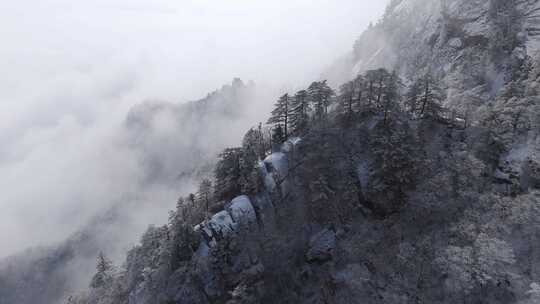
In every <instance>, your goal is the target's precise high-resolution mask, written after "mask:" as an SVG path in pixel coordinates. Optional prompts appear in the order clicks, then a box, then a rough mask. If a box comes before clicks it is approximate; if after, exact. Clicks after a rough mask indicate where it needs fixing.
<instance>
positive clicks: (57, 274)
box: [0, 79, 261, 304]
mask: <svg viewBox="0 0 540 304" xmlns="http://www.w3.org/2000/svg"><path fill="white" fill-rule="evenodd" d="M260 91H261V89H260V88H259V89H257V88H256V87H255V85H254V84H244V83H243V82H242V81H241V80H239V79H235V80H234V81H233V82H232V83H231V84H228V85H224V86H223V87H222V88H220V89H219V90H216V91H214V92H212V93H210V94H208V96H206V97H204V98H202V99H200V100H197V101H193V102H188V103H182V104H176V103H172V102H164V101H160V102H158V101H148V102H144V103H141V104H139V105H136V106H134V107H133V108H132V109H131V111H130V112H129V113H128V115H127V117H126V119H125V121H124V122H123V123H122V124H121V126H120V128H119V129H118V130H116V133H115V134H110V135H111V137H114V141H113V144H114V145H115V147H114V148H116V149H119V150H121V151H124V154H125V155H124V156H125V158H126V159H132V160H133V161H134V162H136V163H135V164H134V165H133V166H132V167H131V168H132V170H130V171H129V172H128V174H129V175H130V176H132V178H131V179H130V180H134V181H136V183H135V184H132V185H130V187H129V188H128V189H124V188H122V187H121V186H120V185H121V184H120V183H119V182H118V181H115V178H114V177H113V176H111V178H110V180H111V182H113V183H114V185H115V186H116V190H117V191H118V192H119V193H121V194H122V195H118V197H121V199H119V200H113V201H100V202H96V204H99V205H100V206H105V207H104V208H103V210H100V212H98V213H97V214H95V215H94V217H93V218H92V220H90V221H89V222H87V223H81V228H80V229H79V231H78V232H76V233H74V234H73V235H72V236H71V237H69V238H68V239H67V240H65V241H63V242H61V243H59V244H52V245H50V246H48V247H46V248H33V249H29V250H28V251H25V252H21V253H19V254H16V255H14V256H11V257H8V258H5V259H2V260H0V303H1V304H11V303H17V304H36V303H42V304H49V303H63V301H64V299H65V295H66V294H72V293H74V292H76V291H77V290H80V289H81V288H84V287H86V286H88V281H89V280H90V279H91V277H92V274H93V270H94V269H95V258H96V256H97V255H98V253H99V252H100V251H101V250H102V251H104V252H106V254H107V256H108V257H109V258H111V259H114V260H118V259H123V254H124V253H125V250H126V248H129V247H130V246H132V244H133V243H135V242H136V241H137V239H138V236H139V235H140V234H141V233H142V232H143V231H144V230H145V229H146V227H147V225H149V224H150V223H155V222H156V221H159V222H166V219H167V214H166V213H167V210H168V209H169V208H170V206H171V205H174V203H173V202H172V203H171V201H173V200H174V198H175V197H176V195H177V193H180V192H186V191H190V190H191V189H193V188H194V187H195V186H194V185H195V184H197V181H198V180H199V179H201V178H203V177H207V176H210V175H212V170H213V166H214V164H215V161H216V157H217V155H218V154H219V151H220V150H221V149H223V148H224V147H226V146H228V145H232V144H235V143H237V142H239V141H240V139H238V138H236V137H235V136H234V133H235V132H238V131H237V130H243V129H244V128H245V127H246V126H249V125H250V124H252V123H255V122H256V121H257V120H258V118H257V116H256V115H254V114H253V113H254V109H253V107H254V106H255V104H254V103H253V100H256V99H257V98H260V97H257V94H258V93H257V92H260ZM211 122H212V123H211ZM223 126H227V128H223ZM107 148H109V147H107ZM103 155H104V156H107V153H104V154H103ZM81 174H87V172H82V173H81ZM103 198H104V199H107V196H103ZM36 229H38V228H36Z"/></svg>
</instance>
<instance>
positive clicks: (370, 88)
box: [364, 69, 396, 110]
mask: <svg viewBox="0 0 540 304" xmlns="http://www.w3.org/2000/svg"><path fill="white" fill-rule="evenodd" d="M364 77H365V81H366V83H367V108H368V110H373V109H379V110H380V109H383V108H384V107H385V104H384V101H383V99H384V95H385V92H387V86H388V84H389V83H392V81H390V82H389V79H391V78H392V74H391V73H390V72H388V71H387V70H386V69H377V70H370V71H367V72H366V74H365V76H364ZM394 80H396V79H394Z"/></svg>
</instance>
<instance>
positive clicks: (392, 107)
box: [382, 72, 402, 125]
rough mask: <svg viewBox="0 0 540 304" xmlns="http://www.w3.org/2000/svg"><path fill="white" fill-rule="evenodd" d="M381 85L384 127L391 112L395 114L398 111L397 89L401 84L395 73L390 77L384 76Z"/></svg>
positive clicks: (398, 95)
mask: <svg viewBox="0 0 540 304" xmlns="http://www.w3.org/2000/svg"><path fill="white" fill-rule="evenodd" d="M384 79H385V81H384V84H383V87H382V88H383V89H382V90H383V91H382V92H383V93H382V95H383V100H384V103H383V114H384V124H385V125H386V124H387V123H388V118H389V115H390V114H391V113H393V112H396V111H398V110H399V99H400V94H399V89H400V86H401V85H402V84H401V80H400V79H399V76H397V74H396V73H395V72H393V73H392V74H390V76H386V77H385V78H384Z"/></svg>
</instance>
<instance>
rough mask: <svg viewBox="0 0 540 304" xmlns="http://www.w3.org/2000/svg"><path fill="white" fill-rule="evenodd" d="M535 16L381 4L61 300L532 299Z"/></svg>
mask: <svg viewBox="0 0 540 304" xmlns="http://www.w3.org/2000/svg"><path fill="white" fill-rule="evenodd" d="M537 4H538V3H537V1H526V0H523V1H519V0H515V1H499V0H478V1H460V0H449V1H442V0H441V1H422V0H401V1H399V0H398V1H392V2H391V4H390V5H389V7H388V9H387V12H386V14H385V16H384V17H383V18H382V19H381V21H380V22H379V23H377V24H375V25H373V26H372V27H370V28H369V29H368V30H367V31H366V32H365V33H364V34H363V35H362V36H361V38H360V39H359V40H358V42H357V43H356V44H355V47H354V53H353V55H354V56H353V57H351V58H350V59H351V61H350V64H348V65H347V64H345V62H346V61H342V62H340V64H339V65H337V66H335V67H334V68H333V72H332V73H333V75H336V74H335V73H334V72H335V71H337V70H340V75H346V74H347V73H350V72H348V71H357V73H356V75H354V77H349V79H348V80H346V81H344V82H343V83H342V84H341V85H340V86H339V87H337V88H332V87H331V85H329V83H328V82H327V81H315V82H313V83H312V84H311V85H310V86H308V87H307V88H305V89H304V90H300V91H298V92H289V93H287V94H284V95H283V96H282V97H280V98H279V99H278V100H277V101H276V104H275V107H274V110H273V111H272V112H271V113H269V117H270V118H269V120H268V121H267V123H266V126H263V125H259V126H254V127H253V128H252V129H250V130H247V133H246V135H245V136H244V138H243V141H242V145H241V146H239V147H233V148H228V149H226V150H224V151H223V152H222V153H221V154H220V157H219V160H218V162H217V164H216V166H215V168H214V174H213V176H212V177H210V178H205V179H203V180H201V182H200V186H199V187H198V191H196V192H195V193H193V194H190V195H188V196H187V197H181V198H180V199H179V200H178V203H177V207H176V209H175V210H173V211H171V212H170V215H169V223H168V224H166V225H164V226H153V227H150V228H149V229H148V230H147V232H146V233H145V234H144V235H143V236H142V238H141V241H140V244H139V245H137V246H135V247H134V248H133V249H132V250H130V251H129V253H128V255H127V258H126V260H125V262H124V263H123V264H121V265H113V264H112V263H111V262H110V261H109V260H108V259H107V257H106V256H104V255H99V258H98V267H97V272H96V274H95V275H94V277H93V279H92V281H91V283H90V287H89V289H88V290H87V291H85V292H83V293H82V294H78V295H76V294H74V295H73V296H72V297H70V298H69V299H67V300H66V301H67V303H72V304H73V303H96V304H97V303H100V304H102V303H115V304H120V303H129V304H143V303H148V304H150V303H168V304H170V303H229V304H232V303H490V304H493V303H537V302H538V301H540V272H539V271H540V268H539V267H538V265H540V260H539V257H540V255H539V254H540V251H539V250H540V248H539V247H538V246H537V244H539V242H540V239H539V236H540V233H539V231H540V222H539V220H538V219H539V218H540V191H539V188H540V158H539V156H540V154H539V153H540V145H539V137H538V135H539V133H540V108H539V105H540V102H539V101H540V100H539V92H538V89H539V88H538V77H539V76H540V62H539V61H538V57H537V53H536V52H537V49H536V48H535V45H536V43H535V39H536V38H535V37H536V33H537V29H536V27H535V26H536V22H535V20H536V18H537V12H538V11H539V8H538V6H537ZM344 65H345V66H346V67H347V69H344ZM335 79H337V78H334V79H333V80H332V82H335Z"/></svg>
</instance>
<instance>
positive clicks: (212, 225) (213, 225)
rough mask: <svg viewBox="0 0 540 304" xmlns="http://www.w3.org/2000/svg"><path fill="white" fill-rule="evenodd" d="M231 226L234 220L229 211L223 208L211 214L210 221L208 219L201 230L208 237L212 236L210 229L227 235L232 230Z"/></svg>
mask: <svg viewBox="0 0 540 304" xmlns="http://www.w3.org/2000/svg"><path fill="white" fill-rule="evenodd" d="M233 228H234V222H233V220H232V218H231V216H230V214H229V212H227V211H225V210H223V211H221V212H218V213H216V214H215V215H214V216H212V218H211V219H210V221H208V224H206V225H205V226H204V228H203V230H204V232H205V233H206V234H207V235H208V236H209V237H211V238H214V235H213V233H212V231H216V232H218V233H221V234H222V235H227V234H228V233H230V232H232V231H233Z"/></svg>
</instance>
